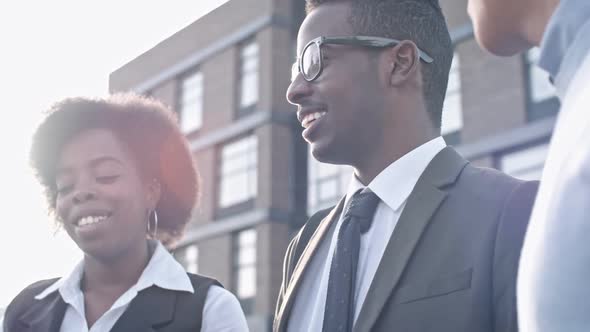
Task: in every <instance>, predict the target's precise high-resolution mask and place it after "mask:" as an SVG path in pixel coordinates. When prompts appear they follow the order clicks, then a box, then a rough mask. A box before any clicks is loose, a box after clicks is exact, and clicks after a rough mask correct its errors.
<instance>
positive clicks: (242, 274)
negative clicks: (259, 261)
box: [233, 229, 257, 314]
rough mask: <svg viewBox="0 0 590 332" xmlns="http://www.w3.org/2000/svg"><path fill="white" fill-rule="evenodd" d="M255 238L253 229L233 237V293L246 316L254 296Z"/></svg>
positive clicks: (251, 308) (252, 306)
mask: <svg viewBox="0 0 590 332" xmlns="http://www.w3.org/2000/svg"><path fill="white" fill-rule="evenodd" d="M256 237H257V236H256V230H255V229H247V230H244V231H241V232H239V233H237V234H236V235H235V237H234V255H233V257H234V282H235V292H236V295H237V297H238V299H239V300H240V303H241V304H242V309H243V310H244V312H245V313H246V314H251V313H252V311H253V309H254V298H255V296H256Z"/></svg>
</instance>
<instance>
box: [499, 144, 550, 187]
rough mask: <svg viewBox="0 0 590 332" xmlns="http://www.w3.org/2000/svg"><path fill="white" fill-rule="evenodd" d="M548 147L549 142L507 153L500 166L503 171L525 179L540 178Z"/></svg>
mask: <svg viewBox="0 0 590 332" xmlns="http://www.w3.org/2000/svg"><path fill="white" fill-rule="evenodd" d="M548 149H549V145H548V144H542V145H538V146H535V147H532V148H528V149H525V150H521V151H516V152H512V153H509V154H506V155H504V156H502V157H501V159H500V168H501V170H502V171H504V172H506V173H508V174H510V175H512V176H514V177H517V178H520V179H523V180H539V179H540V178H541V173H542V170H543V165H544V164H545V158H546V157H547V152H548Z"/></svg>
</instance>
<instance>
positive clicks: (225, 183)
mask: <svg viewBox="0 0 590 332" xmlns="http://www.w3.org/2000/svg"><path fill="white" fill-rule="evenodd" d="M248 198H249V197H248V177H247V176H246V174H243V173H238V174H236V175H233V176H227V177H225V178H224V179H223V180H222V183H221V197H220V205H221V207H227V206H230V205H233V204H236V203H239V202H242V201H245V200H246V199H248Z"/></svg>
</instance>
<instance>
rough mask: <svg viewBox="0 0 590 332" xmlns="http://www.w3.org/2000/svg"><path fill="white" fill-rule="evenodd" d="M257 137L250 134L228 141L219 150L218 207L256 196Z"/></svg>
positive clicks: (225, 206) (224, 206)
mask: <svg viewBox="0 0 590 332" xmlns="http://www.w3.org/2000/svg"><path fill="white" fill-rule="evenodd" d="M257 168H258V139H257V137H256V136H254V135H251V136H248V137H245V138H242V139H240V140H238V141H235V142H232V143H229V144H227V145H225V146H224V147H223V148H222V151H221V174H220V184H219V207H220V208H227V207H229V206H232V205H236V204H238V203H243V202H246V201H248V200H250V199H253V198H255V197H256V194H257V192H258V170H257Z"/></svg>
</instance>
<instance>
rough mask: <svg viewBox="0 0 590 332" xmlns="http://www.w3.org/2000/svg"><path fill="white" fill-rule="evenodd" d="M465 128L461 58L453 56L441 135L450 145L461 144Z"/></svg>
mask: <svg viewBox="0 0 590 332" xmlns="http://www.w3.org/2000/svg"><path fill="white" fill-rule="evenodd" d="M462 128H463V108H462V105H461V72H460V69H459V56H458V55H457V53H455V55H454V56H453V62H452V64H451V70H450V72H449V84H448V86H447V93H446V96H445V102H444V105H443V113H442V125H441V134H442V135H443V136H445V139H446V140H447V141H448V143H449V144H458V143H460V132H461V129H462Z"/></svg>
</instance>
